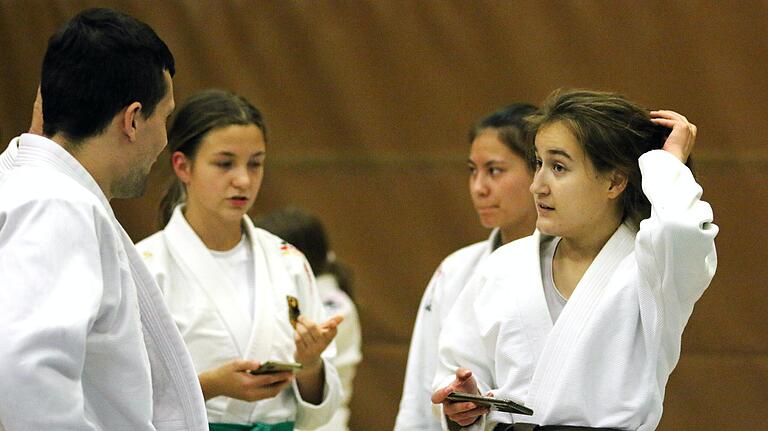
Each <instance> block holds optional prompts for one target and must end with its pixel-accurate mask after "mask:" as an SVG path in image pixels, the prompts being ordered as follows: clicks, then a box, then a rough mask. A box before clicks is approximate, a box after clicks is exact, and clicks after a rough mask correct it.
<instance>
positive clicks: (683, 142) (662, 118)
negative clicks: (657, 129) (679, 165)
mask: <svg viewBox="0 0 768 431" xmlns="http://www.w3.org/2000/svg"><path fill="white" fill-rule="evenodd" d="M651 121H653V122H654V123H656V124H658V125H660V126H664V127H668V128H670V129H672V132H670V134H669V137H667V141H666V142H665V143H664V148H663V149H664V151H668V152H670V153H672V154H674V155H675V157H677V158H678V159H680V161H681V162H683V163H686V162H687V161H688V156H690V155H691V151H692V150H693V144H694V143H695V142H696V126H695V125H693V124H691V123H690V122H688V119H687V118H685V117H684V116H683V115H680V114H678V113H677V112H675V111H666V110H661V111H651Z"/></svg>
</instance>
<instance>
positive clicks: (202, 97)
mask: <svg viewBox="0 0 768 431" xmlns="http://www.w3.org/2000/svg"><path fill="white" fill-rule="evenodd" d="M249 124H253V125H256V126H257V127H258V128H259V129H260V130H261V132H262V134H263V135H264V139H265V140H266V139H267V128H266V125H265V124H264V118H263V117H262V115H261V112H260V111H259V110H258V109H257V108H256V107H255V106H253V105H251V103H250V102H248V100H246V99H245V98H244V97H242V96H238V95H237V94H234V93H231V92H229V91H224V90H216V89H211V90H204V91H201V92H199V93H197V94H195V95H193V96H192V97H190V98H189V99H187V101H186V102H185V103H184V104H183V105H182V106H181V107H180V108H179V109H178V110H177V111H176V115H175V117H174V119H173V121H172V124H171V128H170V130H169V131H168V151H169V152H170V153H171V154H173V153H175V152H176V151H181V152H182V153H183V154H184V155H185V156H187V158H188V159H190V160H194V159H195V156H196V155H197V150H198V149H199V148H200V143H201V142H202V141H203V139H204V138H205V136H206V135H207V134H208V133H210V132H211V131H212V130H214V129H219V128H222V127H227V126H232V125H249ZM185 199H186V191H185V190H184V185H183V184H181V181H179V179H178V178H176V177H174V178H173V180H172V183H171V185H170V186H169V187H168V190H167V191H166V193H165V196H163V199H162V200H161V201H160V212H159V220H158V221H159V223H160V226H161V227H164V226H165V225H166V224H168V221H169V220H170V219H171V215H172V214H173V209H174V208H175V207H176V205H178V204H180V203H182V202H184V200H185Z"/></svg>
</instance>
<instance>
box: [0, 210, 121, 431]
mask: <svg viewBox="0 0 768 431" xmlns="http://www.w3.org/2000/svg"><path fill="white" fill-rule="evenodd" d="M94 212H95V209H94V208H90V207H88V206H86V205H83V207H75V206H74V205H73V204H71V203H68V202H64V201H55V200H54V201H51V200H48V201H45V202H43V203H41V202H31V203H26V204H23V205H21V206H19V207H15V208H13V209H11V210H8V211H7V212H4V213H3V212H0V274H2V288H1V289H0V340H2V343H0V364H2V365H1V366H0V382H2V389H0V417H2V421H3V425H4V426H5V429H6V431H28V430H43V429H56V430H95V429H96V426H95V425H94V424H92V423H90V422H89V421H88V419H87V418H86V417H85V405H84V395H83V388H82V385H83V383H82V381H81V379H82V372H83V367H84V363H85V356H86V339H87V337H88V335H89V332H90V330H91V328H92V326H94V325H95V324H96V322H97V320H98V315H99V312H100V310H99V308H100V305H101V300H102V296H103V295H104V284H103V274H102V272H101V270H100V268H101V260H102V258H103V257H104V256H103V255H102V253H101V252H100V249H99V237H98V226H96V224H95V221H94ZM116 254H117V252H115V255H116Z"/></svg>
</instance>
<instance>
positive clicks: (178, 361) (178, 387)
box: [16, 134, 208, 431]
mask: <svg viewBox="0 0 768 431" xmlns="http://www.w3.org/2000/svg"><path fill="white" fill-rule="evenodd" d="M19 139H20V145H19V152H18V154H17V158H16V159H17V160H16V165H19V164H25V163H26V164H29V165H37V166H40V165H46V166H49V167H53V168H54V169H56V170H59V171H60V172H63V173H64V174H66V175H67V176H69V177H70V178H72V179H74V180H75V181H77V182H78V183H79V184H80V185H81V186H83V187H84V188H86V189H87V190H89V191H90V192H91V193H93V194H94V195H95V196H96V197H97V198H98V199H99V201H100V202H101V204H102V206H103V209H104V211H105V212H106V213H107V214H108V215H109V218H110V221H111V222H112V227H113V228H114V229H115V231H116V232H117V233H118V235H119V236H120V239H121V241H122V244H123V248H122V250H121V251H122V252H124V253H125V256H122V257H123V258H126V260H127V261H128V265H129V266H130V269H131V275H132V276H133V281H134V283H135V286H136V296H137V298H138V306H139V314H140V317H141V325H142V333H143V336H144V343H145V345H146V348H147V356H148V360H149V367H150V369H151V371H152V386H153V392H154V394H153V398H154V412H155V416H154V418H153V423H155V425H157V426H158V428H160V427H162V426H163V424H164V423H176V424H178V423H179V421H181V422H183V423H184V429H188V430H198V431H200V430H205V429H207V422H208V420H207V416H206V413H205V404H204V401H203V397H202V390H201V389H200V384H199V381H198V380H197V373H196V372H195V369H194V365H193V364H192V358H191V357H190V356H189V352H188V351H187V349H186V346H185V344H184V340H183V339H182V338H181V334H180V333H179V330H178V328H176V324H175V323H174V320H173V318H172V317H171V314H170V312H169V311H168V309H167V308H166V306H165V302H164V301H163V297H162V294H161V292H160V289H159V288H158V287H157V284H156V283H155V281H154V279H153V278H152V275H151V274H150V273H149V270H148V269H147V267H146V265H145V264H144V262H143V260H142V259H141V257H140V256H139V254H138V252H137V251H136V248H135V247H134V245H133V241H132V240H131V238H130V237H129V236H128V234H127V233H126V232H125V230H124V229H123V227H122V225H120V223H119V222H118V221H117V218H116V217H115V214H114V212H113V211H112V207H111V206H110V205H109V200H107V197H106V196H105V195H104V193H103V192H102V190H101V188H99V185H98V184H97V183H96V181H95V180H94V179H93V177H92V176H91V175H90V173H88V171H87V170H86V169H85V168H84V167H83V166H82V165H80V164H79V162H77V160H76V159H75V158H74V157H72V155H71V154H69V153H68V152H67V151H66V150H64V149H63V148H62V147H61V146H59V145H58V144H56V143H55V142H53V141H50V140H48V139H47V138H43V137H40V136H36V135H30V134H24V135H22V136H21V137H20V138H19ZM160 376H162V377H163V378H161V377H160Z"/></svg>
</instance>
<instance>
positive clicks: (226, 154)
mask: <svg viewBox="0 0 768 431" xmlns="http://www.w3.org/2000/svg"><path fill="white" fill-rule="evenodd" d="M216 155H217V156H225V157H237V154H235V153H233V152H231V151H219V152H218V153H216ZM263 155H264V151H257V152H255V153H253V154H251V155H250V156H249V157H259V156H263Z"/></svg>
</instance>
